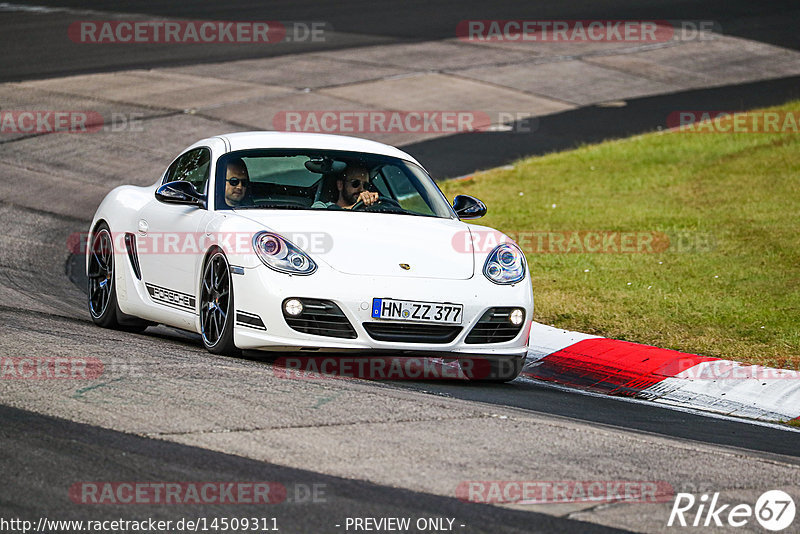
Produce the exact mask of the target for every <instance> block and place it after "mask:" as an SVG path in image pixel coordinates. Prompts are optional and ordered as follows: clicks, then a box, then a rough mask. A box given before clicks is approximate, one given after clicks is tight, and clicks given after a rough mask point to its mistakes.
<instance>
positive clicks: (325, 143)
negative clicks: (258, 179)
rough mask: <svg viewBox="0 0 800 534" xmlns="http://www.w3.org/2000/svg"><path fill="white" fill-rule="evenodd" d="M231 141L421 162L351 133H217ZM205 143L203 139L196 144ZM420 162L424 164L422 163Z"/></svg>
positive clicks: (243, 146)
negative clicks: (338, 151) (381, 156)
mask: <svg viewBox="0 0 800 534" xmlns="http://www.w3.org/2000/svg"><path fill="white" fill-rule="evenodd" d="M216 137H218V138H221V139H224V140H225V142H226V143H227V144H228V145H230V149H231V151H236V150H248V149H255V148H316V149H326V150H345V151H349V152H366V153H369V154H380V155H384V156H392V157H395V158H400V159H404V160H406V161H410V162H412V163H416V164H417V165H420V164H419V162H417V160H415V159H414V158H413V157H411V156H410V155H409V154H406V153H405V152H403V151H402V150H400V149H398V148H395V147H393V146H390V145H385V144H383V143H378V142H376V141H370V140H368V139H361V138H358V137H349V136H346V135H329V134H315V133H300V132H237V133H229V134H224V135H218V136H216ZM202 144H204V142H203V141H200V142H198V143H196V145H202ZM420 166H421V165H420Z"/></svg>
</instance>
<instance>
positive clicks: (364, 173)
mask: <svg viewBox="0 0 800 534" xmlns="http://www.w3.org/2000/svg"><path fill="white" fill-rule="evenodd" d="M368 186H369V171H368V170H367V168H366V167H365V166H364V165H363V164H361V163H355V164H351V165H348V166H347V168H346V169H345V170H344V172H343V173H342V175H341V176H339V177H338V178H337V179H336V189H337V190H338V191H339V198H338V199H337V200H336V205H337V206H339V207H340V208H344V209H348V210H349V209H352V207H353V206H355V205H356V203H357V202H358V201H361V202H363V203H364V205H365V206H371V205H372V204H374V203H375V202H377V201H378V193H376V192H374V191H367V190H366V189H367V187H368Z"/></svg>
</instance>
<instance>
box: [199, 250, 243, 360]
mask: <svg viewBox="0 0 800 534" xmlns="http://www.w3.org/2000/svg"><path fill="white" fill-rule="evenodd" d="M233 310H234V306H233V283H232V280H231V270H230V266H229V265H228V259H227V258H226V257H225V254H223V253H222V251H220V250H217V251H215V252H214V253H212V254H211V256H210V257H209V258H208V261H206V264H205V267H203V277H202V279H201V281H200V334H201V335H202V337H203V345H204V346H205V347H206V350H208V351H209V352H211V353H212V354H228V355H234V354H238V353H239V350H238V349H237V348H236V345H234V343H233V323H234V317H233V313H234V312H233Z"/></svg>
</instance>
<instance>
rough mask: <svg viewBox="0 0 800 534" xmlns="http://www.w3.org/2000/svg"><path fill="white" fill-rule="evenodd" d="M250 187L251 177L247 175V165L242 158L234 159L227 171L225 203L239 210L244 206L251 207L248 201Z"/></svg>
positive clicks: (229, 163)
mask: <svg viewBox="0 0 800 534" xmlns="http://www.w3.org/2000/svg"><path fill="white" fill-rule="evenodd" d="M249 186H250V176H249V175H248V174H247V165H245V163H244V161H243V160H242V159H241V158H236V159H232V160H230V161H229V162H228V165H227V168H226V171H225V203H226V204H227V205H228V206H230V207H232V208H238V207H240V206H243V205H251V204H252V203H251V202H248V201H247V200H246V199H247V198H249V196H248V194H247V193H248V188H249Z"/></svg>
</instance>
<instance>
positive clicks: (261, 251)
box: [253, 232, 317, 275]
mask: <svg viewBox="0 0 800 534" xmlns="http://www.w3.org/2000/svg"><path fill="white" fill-rule="evenodd" d="M253 250H255V252H256V256H258V259H260V260H261V263H263V264H264V265H266V266H267V267H269V268H270V269H274V270H276V271H278V272H281V273H286V274H301V275H308V274H312V273H313V272H314V271H316V270H317V264H316V263H314V260H312V259H311V258H309V257H308V255H307V254H306V253H305V252H303V251H302V250H300V249H299V248H297V247H296V246H294V245H293V244H292V243H290V242H289V241H287V240H286V239H284V238H282V237H281V236H279V235H278V234H271V233H269V232H259V233H257V234H256V235H254V236H253Z"/></svg>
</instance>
